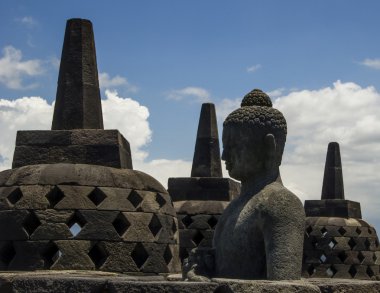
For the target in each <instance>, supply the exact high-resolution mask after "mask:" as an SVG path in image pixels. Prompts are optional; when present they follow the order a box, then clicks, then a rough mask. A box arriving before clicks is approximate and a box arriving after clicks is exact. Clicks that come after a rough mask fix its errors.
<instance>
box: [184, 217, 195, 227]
mask: <svg viewBox="0 0 380 293" xmlns="http://www.w3.org/2000/svg"><path fill="white" fill-rule="evenodd" d="M192 222H193V219H192V218H191V216H189V215H186V216H184V217H183V218H182V223H183V224H184V225H185V227H186V228H187V227H188V226H190V225H191V223H192Z"/></svg>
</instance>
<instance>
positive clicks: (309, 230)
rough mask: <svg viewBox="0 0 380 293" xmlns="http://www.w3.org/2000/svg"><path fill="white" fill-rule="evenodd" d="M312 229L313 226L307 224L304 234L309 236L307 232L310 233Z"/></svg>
mask: <svg viewBox="0 0 380 293" xmlns="http://www.w3.org/2000/svg"><path fill="white" fill-rule="evenodd" d="M312 231H313V227H311V226H308V227H307V228H306V234H307V235H308V236H309V234H310V233H311V232H312Z"/></svg>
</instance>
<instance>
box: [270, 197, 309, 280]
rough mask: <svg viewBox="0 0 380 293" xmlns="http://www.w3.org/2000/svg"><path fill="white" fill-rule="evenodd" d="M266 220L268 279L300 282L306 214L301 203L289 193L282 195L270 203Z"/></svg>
mask: <svg viewBox="0 0 380 293" xmlns="http://www.w3.org/2000/svg"><path fill="white" fill-rule="evenodd" d="M266 216H267V217H266V218H265V220H264V223H265V224H264V228H263V229H264V231H263V234H264V241H265V253H266V261H267V278H268V279H270V280H287V279H288V280H289V279H300V277H301V266H302V255H303V239H304V229H305V212H304V209H303V206H302V204H301V202H300V201H299V199H298V198H297V197H296V196H295V195H293V194H292V193H290V192H289V191H287V190H286V191H285V192H281V193H280V194H279V195H278V196H277V195H276V200H274V202H273V203H271V205H270V208H269V209H268V213H267V214H266Z"/></svg>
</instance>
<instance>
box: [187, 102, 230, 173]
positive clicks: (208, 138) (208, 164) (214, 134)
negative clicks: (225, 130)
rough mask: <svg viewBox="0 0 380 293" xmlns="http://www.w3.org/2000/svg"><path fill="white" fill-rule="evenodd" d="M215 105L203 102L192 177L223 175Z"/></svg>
mask: <svg viewBox="0 0 380 293" xmlns="http://www.w3.org/2000/svg"><path fill="white" fill-rule="evenodd" d="M222 176H223V175H222V164H221V160H220V149H219V137H218V125H217V123H216V114H215V105H214V104H212V103H204V104H202V109H201V115H200V117H199V124H198V132H197V140H196V143H195V151H194V158H193V166H192V168H191V177H222Z"/></svg>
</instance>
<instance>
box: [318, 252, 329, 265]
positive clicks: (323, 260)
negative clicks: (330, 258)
mask: <svg viewBox="0 0 380 293" xmlns="http://www.w3.org/2000/svg"><path fill="white" fill-rule="evenodd" d="M326 260H327V256H326V255H325V254H324V253H322V255H321V256H320V257H319V261H320V262H321V263H325V262H326Z"/></svg>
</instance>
